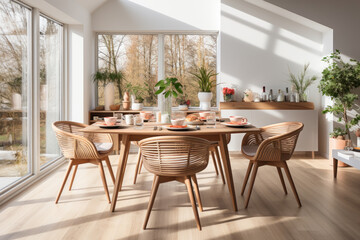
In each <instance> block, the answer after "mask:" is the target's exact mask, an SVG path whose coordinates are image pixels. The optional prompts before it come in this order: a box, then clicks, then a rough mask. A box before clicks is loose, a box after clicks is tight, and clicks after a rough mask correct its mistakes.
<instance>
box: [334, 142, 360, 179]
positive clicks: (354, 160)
mask: <svg viewBox="0 0 360 240" xmlns="http://www.w3.org/2000/svg"><path fill="white" fill-rule="evenodd" d="M332 156H333V163H334V164H333V170H334V178H336V176H337V168H338V160H340V161H342V162H344V163H346V164H347V165H350V166H352V167H354V168H357V169H359V170H360V152H358V153H355V152H353V151H346V150H337V149H334V150H332Z"/></svg>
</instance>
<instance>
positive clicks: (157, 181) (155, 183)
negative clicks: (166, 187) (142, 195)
mask: <svg viewBox="0 0 360 240" xmlns="http://www.w3.org/2000/svg"><path fill="white" fill-rule="evenodd" d="M159 184H160V177H159V176H157V175H155V176H154V181H153V187H152V189H151V195H150V201H149V204H148V209H147V212H146V217H145V222H144V225H143V229H144V230H145V229H146V226H147V223H148V221H149V217H150V213H151V209H152V207H153V205H154V201H155V197H156V193H157V191H158V189H159Z"/></svg>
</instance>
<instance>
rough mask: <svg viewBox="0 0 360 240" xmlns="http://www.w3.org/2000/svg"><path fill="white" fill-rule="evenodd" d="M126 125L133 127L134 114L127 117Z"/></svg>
mask: <svg viewBox="0 0 360 240" xmlns="http://www.w3.org/2000/svg"><path fill="white" fill-rule="evenodd" d="M125 123H126V125H133V124H134V116H133V115H132V114H127V115H125Z"/></svg>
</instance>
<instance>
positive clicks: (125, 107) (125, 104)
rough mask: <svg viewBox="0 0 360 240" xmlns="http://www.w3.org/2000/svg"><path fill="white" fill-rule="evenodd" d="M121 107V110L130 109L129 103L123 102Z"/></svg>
mask: <svg viewBox="0 0 360 240" xmlns="http://www.w3.org/2000/svg"><path fill="white" fill-rule="evenodd" d="M122 105H123V110H129V109H130V101H127V102H125V101H123V102H122Z"/></svg>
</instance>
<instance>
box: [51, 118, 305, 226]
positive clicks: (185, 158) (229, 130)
mask: <svg viewBox="0 0 360 240" xmlns="http://www.w3.org/2000/svg"><path fill="white" fill-rule="evenodd" d="M230 123H231V122H230ZM101 124H103V123H100V124H98V123H95V124H92V125H86V124H82V123H76V122H71V121H58V122H54V123H53V129H54V131H55V134H56V136H57V139H58V143H59V146H60V149H61V150H62V153H63V155H64V157H65V158H67V159H69V164H68V168H67V171H66V173H65V177H64V180H63V182H62V185H61V187H60V191H59V193H58V196H57V198H56V201H55V203H58V201H59V199H60V196H61V194H62V191H63V189H64V187H65V184H66V181H67V179H68V177H69V175H70V173H71V171H72V168H73V167H74V170H73V174H72V177H71V181H70V187H69V190H71V187H72V184H73V181H74V179H75V174H76V171H77V168H78V165H80V164H85V163H92V164H96V165H97V166H98V168H99V171H100V176H101V179H102V182H103V187H104V190H105V193H106V197H107V199H108V201H109V203H110V204H111V205H110V211H111V212H114V211H115V210H116V206H117V203H118V201H117V200H118V194H119V191H121V189H122V186H123V182H124V175H125V171H126V167H127V162H128V157H129V151H130V146H131V144H132V143H134V144H136V145H137V146H138V147H139V153H138V158H137V167H136V170H135V171H136V172H135V176H134V177H135V179H134V183H135V182H136V176H137V174H138V173H139V170H140V169H141V166H144V168H145V169H146V170H147V171H148V172H150V173H152V174H154V180H153V183H152V187H151V193H150V200H149V204H148V209H147V213H146V217H145V221H144V225H143V229H146V226H147V223H148V221H149V217H150V213H151V210H152V207H153V205H154V201H155V197H156V194H157V191H158V188H159V185H160V184H162V183H166V182H170V181H178V182H181V183H184V184H185V186H186V188H187V192H188V195H189V198H190V202H191V205H192V209H193V212H194V216H195V220H196V225H197V228H198V229H199V230H201V224H200V218H199V214H198V209H199V210H200V211H203V205H202V201H201V197H200V189H201V186H199V184H198V181H197V178H196V174H198V173H199V172H201V171H202V170H204V169H205V168H206V167H207V165H208V161H209V156H212V158H213V161H214V166H215V167H216V172H218V169H219V172H220V173H221V175H222V179H223V183H224V184H225V182H226V185H227V187H228V191H229V194H230V199H231V204H232V209H233V210H234V211H238V204H237V199H236V194H235V189H236V187H235V185H234V177H233V173H232V168H231V159H230V154H229V150H228V146H227V145H228V143H229V141H230V139H231V138H230V136H231V135H232V134H245V135H244V137H243V141H242V143H239V144H241V152H242V155H243V157H244V158H246V159H248V160H249V164H248V168H247V170H246V174H245V179H244V181H243V185H242V189H241V194H242V195H243V194H244V192H245V189H246V186H247V183H248V181H249V179H250V182H249V186H248V194H247V197H246V202H245V208H247V207H248V205H249V200H250V196H251V192H252V189H253V186H254V182H255V179H256V175H257V171H258V168H259V167H261V166H264V165H270V166H274V167H276V168H277V172H278V175H279V178H280V182H281V184H282V187H283V190H284V193H285V194H287V189H286V185H285V182H284V177H283V175H282V169H283V170H284V172H285V174H286V176H287V178H288V180H289V183H290V186H291V188H292V191H293V193H294V196H295V198H296V201H297V203H298V206H299V207H301V202H300V198H299V196H298V193H297V191H296V188H295V184H294V181H293V179H292V177H291V174H290V170H289V168H288V165H287V163H286V161H287V160H289V159H290V158H291V156H292V154H293V152H294V150H295V147H296V142H297V139H298V137H299V134H300V132H301V131H302V129H303V127H304V125H303V124H302V123H300V122H283V123H278V124H273V125H269V126H265V127H260V128H258V127H255V126H252V125H250V124H246V125H244V126H233V125H234V124H233V125H230V124H221V123H216V124H215V126H213V127H207V125H200V126H196V127H192V128H190V129H186V130H182V129H181V128H180V129H177V130H170V129H169V126H168V125H165V124H160V123H154V122H149V123H144V124H143V125H142V126H141V127H138V126H128V125H120V126H119V127H117V128H103V127H101ZM170 127H171V126H170ZM114 135H117V136H118V137H119V139H121V143H120V153H119V159H118V168H117V171H116V174H115V175H114V174H113V171H112V166H111V163H110V161H109V155H110V154H111V153H112V152H113V150H114V143H113V139H112V137H111V136H114ZM103 162H105V163H106V165H107V168H108V170H109V172H110V176H111V180H112V181H113V183H114V188H113V193H112V198H110V195H109V191H108V187H107V182H106V178H105V173H104V168H103V164H102V163H103ZM223 170H224V171H223ZM250 175H251V177H250ZM225 180H226V181H225Z"/></svg>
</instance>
